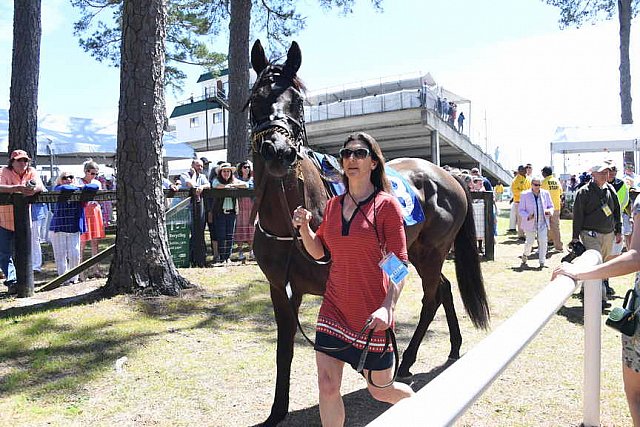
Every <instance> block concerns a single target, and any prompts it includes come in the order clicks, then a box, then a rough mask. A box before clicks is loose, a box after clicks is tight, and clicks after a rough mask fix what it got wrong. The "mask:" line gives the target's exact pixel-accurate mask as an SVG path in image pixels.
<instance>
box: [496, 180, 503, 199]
mask: <svg viewBox="0 0 640 427" xmlns="http://www.w3.org/2000/svg"><path fill="white" fill-rule="evenodd" d="M493 191H495V193H496V200H497V201H498V202H501V201H502V193H504V185H502V181H498V185H496V186H495V188H494V189H493Z"/></svg>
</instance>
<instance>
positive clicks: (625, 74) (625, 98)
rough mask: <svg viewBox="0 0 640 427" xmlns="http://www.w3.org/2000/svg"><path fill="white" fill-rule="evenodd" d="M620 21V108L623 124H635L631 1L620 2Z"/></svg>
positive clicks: (621, 0)
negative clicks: (632, 96) (630, 42)
mask: <svg viewBox="0 0 640 427" xmlns="http://www.w3.org/2000/svg"><path fill="white" fill-rule="evenodd" d="M618 19H619V20H620V107H621V113H622V114H621V118H622V124H631V123H633V115H632V113H631V61H630V59H629V38H630V35H631V0H618Z"/></svg>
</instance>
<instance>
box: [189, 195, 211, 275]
mask: <svg viewBox="0 0 640 427" xmlns="http://www.w3.org/2000/svg"><path fill="white" fill-rule="evenodd" d="M191 215H192V221H191V224H192V228H191V245H192V246H191V265H195V266H196V267H204V266H205V265H206V259H207V248H206V246H205V241H204V194H201V195H200V196H199V197H198V196H196V194H195V190H192V191H191Z"/></svg>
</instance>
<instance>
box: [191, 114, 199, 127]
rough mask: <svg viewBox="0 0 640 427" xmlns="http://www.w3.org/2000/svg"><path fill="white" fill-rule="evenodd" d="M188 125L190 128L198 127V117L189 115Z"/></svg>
mask: <svg viewBox="0 0 640 427" xmlns="http://www.w3.org/2000/svg"><path fill="white" fill-rule="evenodd" d="M189 127H190V128H197V127H200V117H191V118H190V119H189Z"/></svg>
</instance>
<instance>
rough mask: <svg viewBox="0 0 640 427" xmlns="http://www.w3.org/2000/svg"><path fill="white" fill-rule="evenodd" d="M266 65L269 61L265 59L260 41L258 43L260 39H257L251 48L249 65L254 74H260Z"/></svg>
mask: <svg viewBox="0 0 640 427" xmlns="http://www.w3.org/2000/svg"><path fill="white" fill-rule="evenodd" d="M267 65H269V61H268V60H267V56H266V55H265V54H264V49H263V48H262V43H260V39H258V40H256V42H255V43H254V44H253V47H252V48H251V66H252V67H253V71H255V72H256V74H260V73H261V72H262V70H264V69H265V68H267Z"/></svg>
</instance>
